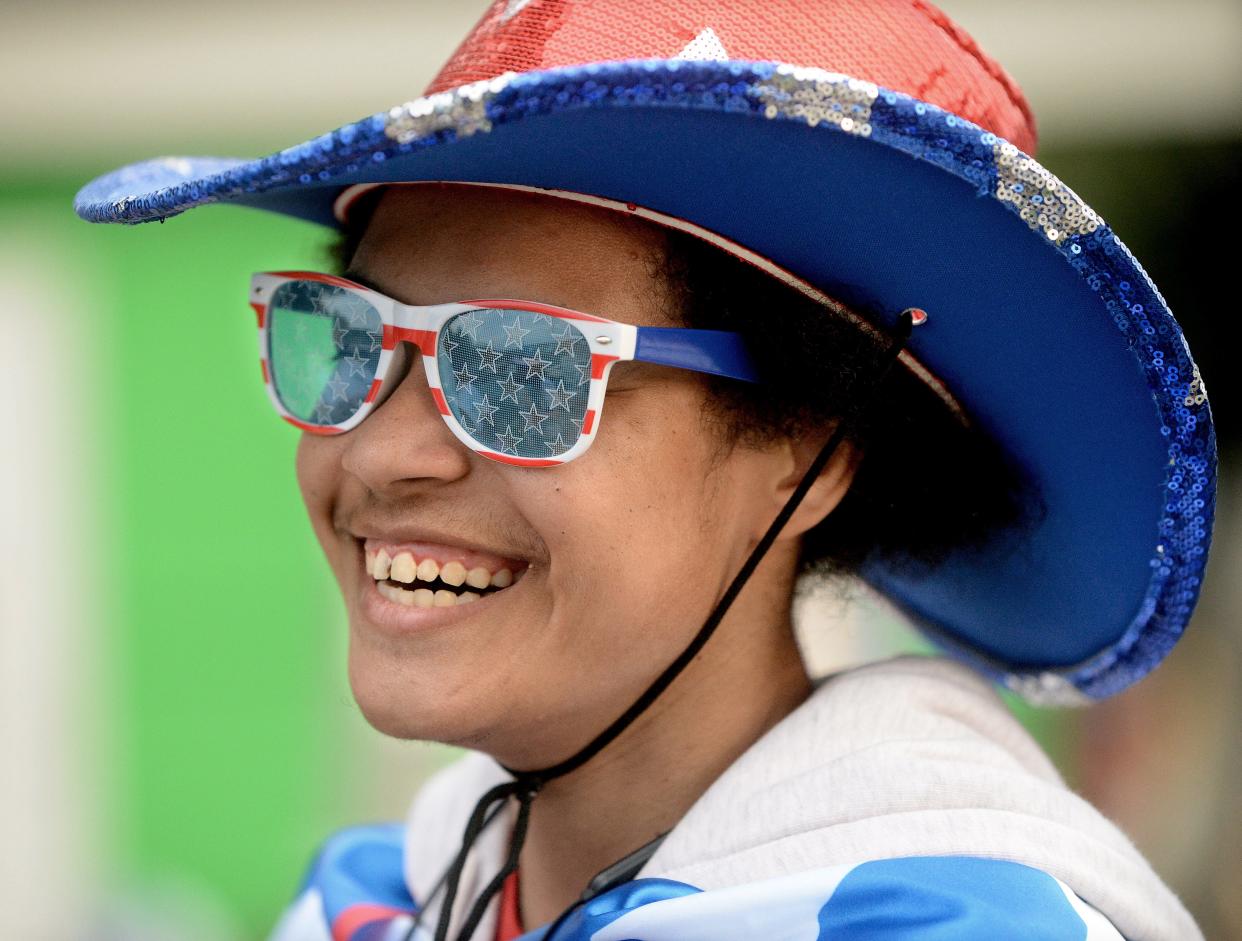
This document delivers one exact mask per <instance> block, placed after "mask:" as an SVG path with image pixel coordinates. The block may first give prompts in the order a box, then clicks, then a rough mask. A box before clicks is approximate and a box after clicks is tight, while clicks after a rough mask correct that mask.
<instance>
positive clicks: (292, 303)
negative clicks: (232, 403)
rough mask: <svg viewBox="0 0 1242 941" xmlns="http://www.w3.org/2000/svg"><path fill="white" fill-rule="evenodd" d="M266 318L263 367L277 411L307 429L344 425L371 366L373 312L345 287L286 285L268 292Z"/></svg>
mask: <svg viewBox="0 0 1242 941" xmlns="http://www.w3.org/2000/svg"><path fill="white" fill-rule="evenodd" d="M267 316H268V352H267V358H268V368H269V370H270V371H271V382H272V387H273V388H274V389H275V390H276V396H277V397H278V398H279V399H280V401H281V404H283V405H284V407H285V409H286V410H287V411H288V412H289V414H291V415H292V416H293V417H294V418H296V419H298V420H299V421H302V422H306V423H307V424H311V425H336V424H340V423H341V422H344V421H348V420H349V418H351V417H352V416H353V415H354V413H355V412H357V411H358V409H359V408H361V407H362V403H363V402H364V401H365V400H366V397H367V393H368V392H369V391H370V389H371V380H372V379H374V378H375V372H376V369H377V368H378V367H379V357H380V347H381V345H382V341H383V337H384V328H383V324H382V322H381V320H380V315H379V312H378V311H377V310H376V309H375V308H374V307H372V306H371V305H370V304H369V303H368V302H367V301H366V300H365V299H364V298H362V297H360V296H359V295H357V294H355V293H353V292H352V291H349V290H346V289H345V288H342V287H337V286H335V285H331V284H323V283H321V282H318V281H286V282H285V283H284V284H282V285H281V286H280V287H278V288H277V289H276V290H275V292H273V294H272V299H271V301H270V302H269V303H268V313H267Z"/></svg>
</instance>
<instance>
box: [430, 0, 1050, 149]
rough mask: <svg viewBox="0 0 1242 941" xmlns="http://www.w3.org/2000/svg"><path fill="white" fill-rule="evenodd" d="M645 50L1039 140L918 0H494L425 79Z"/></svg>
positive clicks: (974, 56)
mask: <svg viewBox="0 0 1242 941" xmlns="http://www.w3.org/2000/svg"><path fill="white" fill-rule="evenodd" d="M643 58H661V59H670V58H688V59H749V60H754V61H765V60H769V61H775V62H788V63H790V64H792V65H802V66H814V67H816V68H821V69H825V70H827V71H829V72H839V73H841V74H844V75H850V76H853V77H854V78H861V79H865V80H867V81H869V82H873V83H875V84H876V85H880V86H881V87H884V88H889V89H892V90H894V91H900V92H905V93H906V94H908V95H912V96H913V97H915V98H918V99H920V100H922V101H927V102H930V103H932V104H935V105H939V106H940V107H942V108H944V109H946V110H948V111H951V112H953V113H954V114H958V115H961V116H962V117H964V118H967V119H969V120H970V121H973V122H974V123H975V124H978V125H979V126H980V127H982V128H985V129H987V130H989V131H991V132H992V133H993V134H996V135H998V136H1000V137H1003V138H1005V139H1006V140H1008V141H1010V142H1012V143H1014V144H1016V145H1017V146H1018V147H1019V148H1021V149H1022V150H1024V151H1025V152H1027V153H1034V151H1035V119H1034V117H1033V116H1032V115H1031V111H1030V108H1029V107H1028V105H1027V103H1026V99H1025V98H1024V97H1023V95H1022V90H1021V89H1020V88H1018V86H1017V83H1015V82H1014V80H1013V79H1012V78H1011V77H1010V76H1009V74H1008V73H1007V72H1006V71H1005V70H1004V69H1003V68H1001V66H1000V65H999V64H997V63H996V62H994V61H993V60H992V59H990V58H989V57H988V56H987V55H985V54H984V53H983V51H982V50H981V49H980V48H979V46H978V45H977V44H976V43H975V41H974V40H973V39H972V38H971V37H970V35H969V34H967V33H966V31H965V30H963V29H962V28H961V27H959V26H958V25H957V24H956V23H954V22H953V21H952V20H950V19H949V18H948V17H947V16H946V15H945V14H944V13H943V12H942V11H941V10H939V9H937V8H936V7H934V6H932V5H931V4H930V3H926V2H924V0H729V2H728V3H719V2H708V0H678V2H677V3H667V2H661V0H495V2H494V3H493V4H492V5H491V7H490V8H489V9H488V10H487V12H486V13H484V14H483V17H482V19H480V20H479V22H478V24H477V25H476V26H475V28H474V29H473V30H472V31H471V32H470V34H469V35H468V36H467V37H466V39H465V40H464V41H463V42H462V44H461V45H460V46H459V47H458V48H457V50H456V51H455V52H454V53H453V55H452V56H451V57H450V58H449V60H448V62H447V63H446V64H445V65H444V67H443V68H442V69H441V70H440V73H439V74H438V75H437V76H436V77H435V80H434V81H432V83H431V85H430V86H429V88H428V89H427V91H428V93H431V92H437V91H443V90H446V89H450V88H455V87H457V86H459V85H465V84H467V83H469V82H475V81H479V80H481V79H490V78H495V77H496V76H498V75H501V74H503V73H505V72H528V71H534V70H542V69H550V68H556V67H558V66H566V65H581V64H584V63H587V62H605V61H613V60H623V59H643Z"/></svg>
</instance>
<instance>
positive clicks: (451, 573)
mask: <svg viewBox="0 0 1242 941" xmlns="http://www.w3.org/2000/svg"><path fill="white" fill-rule="evenodd" d="M1034 147H1035V134H1034V125H1033V120H1032V118H1031V115H1030V113H1029V109H1028V107H1027V105H1026V103H1025V100H1024V99H1023V98H1022V95H1021V92H1020V91H1019V90H1018V88H1017V87H1016V85H1015V84H1014V83H1013V81H1012V80H1011V79H1010V78H1009V77H1008V76H1007V75H1006V73H1005V72H1004V71H1003V70H1002V69H1001V68H1000V66H998V65H997V64H996V63H995V62H993V61H992V60H990V59H989V58H987V57H986V56H985V55H984V53H983V52H982V51H981V50H980V49H979V48H978V47H977V45H976V44H975V43H974V42H973V41H972V40H971V39H970V37H969V36H968V35H967V34H966V33H965V32H964V31H963V30H962V29H961V28H960V27H958V26H957V25H956V24H954V23H953V22H951V21H950V20H949V19H948V18H947V17H946V16H945V15H944V14H943V13H942V12H940V11H939V10H936V9H935V8H934V7H932V6H931V5H930V4H927V3H925V2H922V0H885V2H883V3H874V2H871V3H863V2H861V0H832V2H828V0H819V2H792V0H791V2H789V3H786V4H763V3H758V2H751V0H745V2H738V3H735V4H729V5H728V6H727V7H722V6H721V5H717V4H708V3H703V2H695V0H681V2H678V3H676V4H673V3H666V2H659V0H641V2H635V0H625V2H621V0H590V2H588V0H497V2H495V3H494V4H493V5H492V6H491V7H490V8H489V9H488V11H487V12H486V13H485V14H484V16H483V18H482V20H481V21H480V22H479V24H478V25H477V26H476V28H475V29H474V31H473V32H472V33H471V34H470V35H469V36H468V37H467V38H466V40H465V41H464V42H463V44H462V45H461V46H460V47H459V48H458V50H457V51H456V52H455V53H454V54H453V56H452V57H451V59H450V60H449V62H448V63H447V65H446V66H445V67H444V69H443V70H442V71H441V73H440V75H439V76H438V77H437V79H436V80H435V82H433V85H432V87H431V89H430V90H429V93H428V94H427V95H426V96H424V97H422V98H419V99H416V100H414V101H412V102H410V103H408V104H406V105H402V106H399V107H397V108H394V109H392V110H391V111H388V112H380V113H379V114H376V115H374V116H372V117H371V118H368V119H366V120H363V121H361V122H359V123H357V124H353V125H348V126H346V127H343V128H340V129H338V130H336V131H334V132H332V133H330V134H327V135H324V136H322V137H320V138H316V139H314V140H312V141H309V142H307V143H305V144H302V145H298V146H296V147H293V148H290V149H288V150H285V151H282V152H280V153H279V154H276V155H273V156H272V157H268V158H264V159H261V160H256V161H223V160H218V159H210V158H200V159H195V158H177V159H163V160H155V161H150V162H148V163H145V164H139V165H136V166H134V167H128V168H123V169H121V170H119V171H116V172H115V173H113V174H110V175H108V176H106V177H103V178H101V179H99V180H97V181H95V182H94V183H92V184H90V185H88V186H87V187H86V188H85V189H84V190H83V191H82V192H81V193H80V194H79V197H78V201H77V209H78V212H79V214H81V215H82V216H83V217H84V218H86V219H89V220H92V221H99V222H127V223H134V222H143V221H151V220H156V219H160V220H162V219H164V218H167V217H169V216H173V215H176V214H177V213H180V212H182V211H185V210H187V209H190V208H193V207H196V206H199V205H204V204H208V203H214V202H232V203H236V204H241V205H251V206H258V207H262V208H266V209H269V210H274V211H279V212H284V213H289V214H292V215H295V216H299V217H302V218H305V219H308V220H312V221H316V222H320V223H325V224H329V225H333V226H335V227H337V228H338V229H340V230H341V231H342V233H343V234H342V237H341V241H340V243H339V245H338V247H337V254H338V257H339V260H340V267H339V270H337V271H335V272H333V273H317V272H269V273H263V274H259V275H256V276H255V277H254V278H253V280H252V283H251V291H250V303H251V305H252V307H253V308H254V310H255V313H256V315H257V319H258V323H259V330H260V339H261V358H262V372H263V378H264V381H265V383H266V385H267V389H268V391H269V393H270V396H271V399H272V402H273V404H274V406H275V408H276V410H277V411H278V413H279V414H280V415H281V416H282V417H284V418H285V419H287V420H288V421H289V422H291V423H292V424H294V425H295V426H297V427H299V428H301V429H302V430H303V432H304V434H303V435H302V438H301V440H300V443H299V448H298V456H297V471H298V482H299V486H300V488H301V491H302V495H303V498H304V501H305V504H306V507H307V511H308V514H309V517H310V520H311V522H312V524H313V527H314V530H315V533H316V536H317V537H318V540H319V542H320V544H321V546H322V548H323V551H324V552H325V554H326V556H327V559H328V561H329V563H330V564H331V567H332V570H333V572H334V575H335V577H336V579H337V581H338V583H339V585H340V588H341V591H342V595H343V598H344V601H345V605H346V609H347V611H348V616H349V642H350V651H349V676H350V682H351V686H352V689H353V693H354V696H355V698H356V700H357V702H358V704H359V706H360V708H361V709H362V711H363V713H364V714H365V715H366V717H367V719H368V720H369V721H370V722H371V724H372V725H374V726H375V727H376V728H377V729H379V730H380V731H382V732H384V733H386V734H389V735H392V736H396V737H399V738H407V739H430V740H436V741H441V742H448V743H452V744H456V745H460V746H463V747H465V748H467V749H469V752H468V753H467V755H466V756H465V757H464V758H462V759H461V760H460V761H459V762H457V763H455V764H454V765H452V766H450V767H449V768H447V769H445V770H444V771H443V772H441V773H440V774H438V775H437V776H436V777H435V778H433V779H432V780H431V781H430V782H429V783H428V784H427V785H426V786H425V787H424V788H423V789H422V791H421V792H420V794H419V795H418V796H417V798H416V799H415V802H414V804H413V807H412V809H411V812H410V817H409V820H408V821H407V822H406V823H404V824H400V825H398V824H393V825H376V826H367V827H357V828H351V829H348V830H346V831H344V832H342V833H340V834H337V835H335V836H333V837H331V838H330V839H329V840H328V841H327V842H326V843H325V844H324V846H323V847H322V849H321V851H320V852H319V854H318V856H317V857H316V859H315V861H314V863H313V864H312V866H311V869H310V872H309V874H308V875H307V877H306V879H305V881H304V883H303V886H302V889H301V890H300V892H299V894H298V897H297V899H296V900H295V902H294V903H293V905H292V906H291V907H290V909H289V910H288V911H287V912H286V914H285V916H284V917H283V918H282V919H281V922H280V923H279V924H278V925H277V927H276V929H275V932H274V935H273V937H274V938H275V939H277V941H304V939H306V941H309V939H328V938H332V939H336V941H346V939H349V941H363V939H379V938H386V939H387V938H434V939H436V941H441V939H446V938H462V939H466V938H474V939H492V938H498V939H504V941H508V939H513V938H517V937H519V936H521V937H524V938H531V939H537V938H538V939H543V941H553V939H556V941H570V939H577V941H586V939H588V938H590V939H597V941H604V939H610V938H612V939H636V938H641V939H644V941H674V939H676V941H692V939H695V938H712V939H717V941H719V939H727V938H737V939H741V938H746V939H756V938H763V939H794V938H810V937H832V938H841V939H847V938H898V937H900V938H927V939H931V938H942V937H953V938H984V937H987V938H992V937H998V936H1003V937H1015V938H1028V937H1029V938H1049V937H1057V938H1060V937H1066V938H1070V937H1074V938H1089V939H1105V938H1119V937H1126V938H1130V939H1174V938H1176V939H1185V938H1191V937H1198V936H1199V933H1198V930H1197V928H1196V927H1195V925H1194V922H1193V920H1192V919H1191V917H1190V916H1189V915H1188V913H1187V912H1186V911H1185V909H1184V908H1183V907H1182V906H1181V904H1180V903H1179V902H1178V900H1177V899H1176V897H1175V896H1174V895H1173V894H1172V893H1171V892H1170V891H1169V890H1168V889H1167V888H1166V887H1165V886H1164V885H1163V884H1162V883H1161V882H1160V880H1159V878H1158V877H1157V876H1156V875H1155V874H1154V873H1153V872H1152V870H1151V869H1150V867H1149V866H1148V865H1147V864H1146V862H1145V861H1144V860H1143V859H1142V858H1141V856H1140V855H1139V854H1138V852H1137V851H1136V850H1135V849H1134V847H1133V846H1132V845H1131V844H1130V842H1129V841H1128V840H1127V839H1126V838H1125V836H1124V835H1123V834H1121V833H1120V832H1119V831H1118V830H1117V829H1116V828H1115V827H1114V826H1113V825H1112V824H1110V823H1109V822H1108V821H1106V820H1105V819H1103V817H1102V816H1101V815H1099V813H1098V812H1096V811H1095V810H1094V809H1092V808H1091V807H1090V806H1089V805H1087V804H1086V803H1085V802H1084V801H1083V800H1081V799H1080V798H1078V797H1077V796H1076V795H1074V794H1073V793H1072V792H1071V791H1070V790H1068V789H1067V788H1066V787H1065V785H1064V783H1063V782H1062V781H1061V779H1060V777H1059V776H1058V774H1057V772H1056V770H1055V769H1054V768H1053V766H1052V765H1051V763H1050V762H1049V761H1048V759H1047V758H1046V757H1045V756H1044V755H1043V754H1042V752H1041V751H1040V750H1039V748H1038V747H1037V746H1036V745H1035V743H1034V742H1033V741H1032V740H1031V739H1030V738H1029V737H1028V736H1027V734H1026V733H1025V732H1024V731H1023V730H1022V728H1021V726H1020V725H1019V724H1018V723H1017V722H1016V720H1015V719H1013V717H1012V716H1011V715H1010V714H1009V713H1008V711H1007V710H1006V709H1005V707H1004V705H1003V703H1002V701H1001V700H1000V698H999V697H998V696H997V695H996V693H995V691H994V689H993V686H992V685H991V683H990V682H989V680H993V681H998V682H1000V683H1002V684H1004V685H1006V686H1008V687H1009V688H1010V689H1012V690H1014V691H1015V692H1018V693H1020V694H1022V695H1025V696H1027V697H1028V698H1030V699H1032V700H1034V701H1040V702H1087V701H1090V700H1093V699H1100V698H1103V697H1106V696H1108V695H1111V694H1112V693H1115V692H1117V691H1118V690H1120V689H1122V688H1124V687H1126V686H1127V685H1129V684H1131V683H1133V682H1135V681H1137V680H1138V679H1140V678H1141V677H1142V676H1143V675H1144V674H1145V673H1147V672H1148V671H1150V670H1151V669H1152V668H1154V667H1155V666H1156V665H1157V663H1158V662H1159V661H1160V660H1161V659H1162V658H1163V656H1164V655H1165V654H1166V653H1167V652H1168V650H1169V648H1170V647H1171V646H1172V644H1173V643H1174V642H1175V641H1176V639H1177V637H1178V635H1179V634H1180V633H1181V631H1182V629H1183V627H1184V626H1185V624H1186V622H1187V620H1188V618H1189V616H1190V613H1191V611H1192V609H1193V607H1194V603H1195V599H1196V597H1197V593H1198V587H1199V584H1200V581H1201V578H1202V572H1203V567H1204V562H1205V556H1206V551H1207V547H1208V543H1209V537H1210V528H1211V516H1212V501H1213V493H1214V479H1215V478H1214V474H1215V471H1214V466H1215V465H1214V461H1215V455H1214V438H1213V433H1212V425H1211V415H1210V411H1209V408H1208V405H1207V400H1206V394H1205V392H1204V390H1203V385H1202V382H1201V380H1200V378H1199V376H1198V373H1197V370H1196V369H1195V367H1194V364H1193V361H1192V360H1191V358H1190V354H1189V351H1188V350H1187V348H1186V346H1185V343H1184V341H1183V340H1182V337H1181V333H1180V330H1179V329H1178V327H1177V324H1176V321H1175V320H1174V319H1173V317H1172V315H1171V314H1170V313H1169V311H1168V309H1167V307H1166V306H1165V304H1164V302H1163V300H1162V299H1161V298H1160V295H1159V294H1158V292H1157V291H1156V289H1155V287H1154V286H1153V285H1152V284H1151V282H1150V281H1149V279H1148V278H1147V277H1146V275H1145V274H1144V273H1143V271H1142V269H1141V267H1140V266H1139V265H1138V263H1137V261H1135V260H1134V259H1133V257H1132V256H1131V255H1130V254H1129V253H1128V251H1126V249H1125V247H1124V246H1123V245H1122V244H1121V243H1120V241H1119V240H1117V239H1116V237H1115V236H1114V235H1113V234H1112V233H1111V232H1110V231H1109V230H1108V228H1107V227H1106V226H1105V224H1104V223H1103V222H1102V220H1100V219H1099V217H1098V216H1097V215H1096V214H1095V213H1094V212H1092V211H1091V210H1090V208H1089V207H1087V206H1086V205H1085V204H1084V203H1083V202H1082V201H1081V200H1080V199H1079V198H1078V197H1077V196H1076V195H1075V194H1074V193H1073V192H1072V191H1071V190H1070V189H1069V188H1068V187H1066V186H1065V185H1064V184H1063V183H1061V182H1060V181H1059V180H1058V179H1056V178H1055V177H1054V176H1053V175H1052V174H1050V173H1049V172H1048V171H1046V170H1045V169H1044V168H1042V167H1041V166H1040V165H1039V164H1038V163H1037V162H1036V161H1035V160H1034V159H1033V158H1032V157H1031V156H1029V153H1030V152H1031V151H1032V150H1034ZM605 405H606V406H607V407H606V408H605ZM825 577H826V578H832V579H836V580H838V581H849V580H855V581H857V580H862V581H866V582H867V583H869V584H871V585H872V586H874V587H875V588H876V589H878V590H879V591H880V592H882V593H884V594H885V595H887V596H888V597H889V598H890V599H891V600H892V601H893V602H894V604H896V605H897V606H898V607H899V608H900V609H901V610H903V611H904V612H906V614H907V615H908V616H909V617H910V619H911V620H912V621H914V622H915V623H917V624H918V625H920V626H921V627H923V628H924V629H925V630H927V631H928V632H929V634H930V635H931V636H932V637H933V638H934V639H936V640H937V641H938V642H939V643H941V644H942V645H943V647H944V648H945V650H946V652H947V653H948V654H949V656H947V657H923V658H909V657H907V658H898V659H895V660H889V661H884V662H880V663H875V664H871V665H868V666H866V667H862V668H859V669H855V670H849V671H843V672H839V673H836V674H834V675H830V676H829V677H827V678H823V679H820V680H818V681H815V682H813V681H812V680H811V679H810V678H809V677H808V675H807V672H806V669H805V667H804V665H803V662H802V660H801V658H800V656H799V651H798V647H797V644H796V642H795V637H794V632H793V626H792V614H791V610H792V600H793V597H794V593H795V590H796V588H797V585H798V583H799V579H800V578H807V579H817V578H825Z"/></svg>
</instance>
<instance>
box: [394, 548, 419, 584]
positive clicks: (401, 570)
mask: <svg viewBox="0 0 1242 941" xmlns="http://www.w3.org/2000/svg"><path fill="white" fill-rule="evenodd" d="M417 569H418V566H417V565H416V564H415V562H414V556H412V555H410V554H409V553H408V552H400V553H398V554H397V557H396V558H395V559H393V560H392V575H391V578H392V579H393V581H398V582H406V583H407V584H408V583H409V582H412V581H414V572H415V571H416V570H417Z"/></svg>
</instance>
